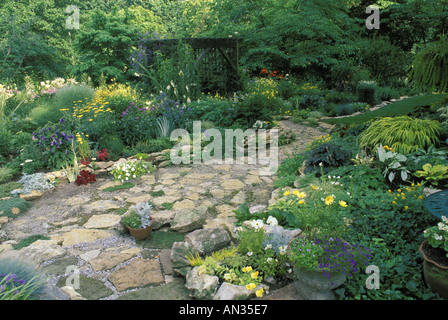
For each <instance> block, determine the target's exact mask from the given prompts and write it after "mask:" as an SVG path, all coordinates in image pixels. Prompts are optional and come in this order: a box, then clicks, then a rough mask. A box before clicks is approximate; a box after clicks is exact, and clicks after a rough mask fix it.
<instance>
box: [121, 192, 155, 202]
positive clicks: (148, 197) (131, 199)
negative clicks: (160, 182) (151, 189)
mask: <svg viewBox="0 0 448 320" xmlns="http://www.w3.org/2000/svg"><path fill="white" fill-rule="evenodd" d="M151 199H152V196H151V195H150V194H149V193H147V194H143V195H141V196H135V197H129V198H126V202H127V203H133V204H135V203H139V202H148V201H149V200H151Z"/></svg>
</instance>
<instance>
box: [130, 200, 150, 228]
mask: <svg viewBox="0 0 448 320" xmlns="http://www.w3.org/2000/svg"><path fill="white" fill-rule="evenodd" d="M129 209H130V210H131V211H134V212H135V213H137V214H138V215H139V216H140V217H141V228H146V227H147V226H149V225H151V221H152V218H151V209H152V205H150V204H149V203H148V202H140V203H137V204H136V205H134V206H132V207H130V208H129Z"/></svg>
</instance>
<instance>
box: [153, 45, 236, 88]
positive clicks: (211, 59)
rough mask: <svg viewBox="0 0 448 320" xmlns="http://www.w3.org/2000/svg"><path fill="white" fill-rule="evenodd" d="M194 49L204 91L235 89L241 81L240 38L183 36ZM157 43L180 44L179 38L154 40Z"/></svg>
mask: <svg viewBox="0 0 448 320" xmlns="http://www.w3.org/2000/svg"><path fill="white" fill-rule="evenodd" d="M181 41H182V42H183V43H186V44H188V45H190V46H191V48H192V49H193V50H194V55H195V59H196V67H197V72H198V75H199V77H200V81H201V83H200V85H201V90H202V91H203V92H211V93H215V92H225V93H228V92H232V91H235V90H238V89H239V88H240V84H239V70H238V69H239V43H240V41H241V39H240V38H183V39H181ZM151 42H153V43H154V44H156V45H162V46H163V47H166V46H177V45H178V44H179V40H178V39H157V40H152V41H151Z"/></svg>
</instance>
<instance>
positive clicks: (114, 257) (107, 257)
mask: <svg viewBox="0 0 448 320" xmlns="http://www.w3.org/2000/svg"><path fill="white" fill-rule="evenodd" d="M139 252H140V249H138V248H134V250H123V251H121V252H103V253H101V254H99V255H98V256H97V257H96V258H94V259H92V260H90V261H89V263H90V265H91V266H92V268H93V270H95V271H101V270H110V269H112V268H114V267H116V266H117V265H119V264H120V263H123V262H125V261H126V260H129V259H131V258H132V257H135V256H136V255H137V254H138V253H139Z"/></svg>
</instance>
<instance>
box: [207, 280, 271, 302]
mask: <svg viewBox="0 0 448 320" xmlns="http://www.w3.org/2000/svg"><path fill="white" fill-rule="evenodd" d="M260 288H263V290H264V292H266V291H268V290H269V287H268V286H266V285H263V284H259V285H258V286H257V287H255V288H254V289H250V290H249V289H247V288H246V286H237V285H235V284H231V283H228V282H223V284H222V285H221V286H220V287H219V289H218V291H217V292H216V294H215V295H214V296H213V300H242V299H250V298H253V297H254V296H255V293H256V291H257V290H260Z"/></svg>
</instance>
